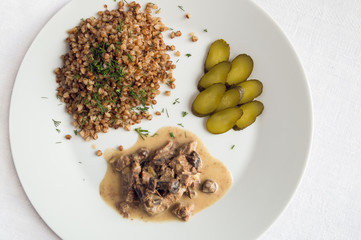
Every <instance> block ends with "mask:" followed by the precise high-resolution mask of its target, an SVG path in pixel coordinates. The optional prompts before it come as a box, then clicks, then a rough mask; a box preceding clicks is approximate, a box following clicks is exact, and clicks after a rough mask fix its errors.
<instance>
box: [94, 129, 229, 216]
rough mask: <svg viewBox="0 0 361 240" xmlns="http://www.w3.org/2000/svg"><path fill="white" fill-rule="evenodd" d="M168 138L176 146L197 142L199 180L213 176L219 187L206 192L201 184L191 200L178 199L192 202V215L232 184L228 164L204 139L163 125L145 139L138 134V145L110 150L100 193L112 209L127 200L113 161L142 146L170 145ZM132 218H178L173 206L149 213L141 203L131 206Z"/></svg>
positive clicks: (155, 147) (186, 202)
mask: <svg viewBox="0 0 361 240" xmlns="http://www.w3.org/2000/svg"><path fill="white" fill-rule="evenodd" d="M169 141H174V142H175V143H176V144H177V145H182V144H186V143H189V142H191V141H196V142H197V153H198V155H199V157H200V159H201V160H202V167H201V169H200V171H199V172H200V174H199V178H200V182H201V183H203V182H204V181H205V180H207V179H211V180H213V181H214V182H216V183H217V185H218V188H217V191H216V192H214V193H204V192H202V191H201V186H199V187H198V188H196V189H195V192H196V196H195V197H193V198H192V199H190V198H189V197H188V196H186V195H185V194H184V195H183V196H182V197H181V198H180V199H179V201H178V202H180V203H181V204H185V205H187V204H193V205H194V209H193V215H194V214H196V213H198V212H200V211H202V210H203V209H205V208H207V207H209V206H211V205H212V204H214V203H215V202H217V201H218V200H219V199H220V198H222V197H223V196H224V195H225V194H226V192H227V191H228V189H229V188H230V186H231V184H232V176H231V174H230V172H229V170H228V169H227V167H226V166H225V165H224V164H223V163H222V162H221V161H219V160H218V159H215V158H214V157H212V156H211V155H210V153H209V152H208V151H207V149H206V147H205V146H204V145H203V143H202V141H201V140H200V139H199V138H198V137H197V136H196V135H195V134H193V133H191V132H189V131H186V130H184V129H182V128H178V127H164V128H161V129H159V130H158V131H157V134H156V135H153V136H148V137H146V138H144V139H142V138H141V137H139V139H138V141H137V142H136V144H135V145H134V146H133V147H131V148H129V149H126V150H123V151H118V150H113V149H112V150H107V151H106V152H105V154H104V158H105V160H106V161H107V164H108V169H107V172H106V174H105V176H104V179H103V181H102V182H101V184H100V189H99V190H100V195H101V197H102V198H103V199H104V201H105V202H106V203H107V204H109V205H110V206H111V207H112V208H114V209H115V210H117V211H118V209H117V207H116V206H117V204H118V203H119V202H121V201H124V199H122V198H123V196H122V177H121V173H120V172H118V171H115V170H114V169H113V167H112V164H111V162H112V161H113V160H114V159H118V158H120V157H121V156H124V155H130V154H132V153H135V152H136V151H137V150H139V149H140V148H147V149H151V150H154V149H159V148H161V147H163V146H164V145H166V144H167V142H169ZM129 212H130V218H131V219H142V220H144V221H169V220H176V219H177V218H176V217H175V216H174V215H173V214H172V211H171V208H169V209H167V210H165V211H164V212H161V213H159V214H156V215H152V216H150V215H149V214H148V213H147V212H145V211H144V210H143V208H142V206H138V207H136V208H131V209H130V211H129Z"/></svg>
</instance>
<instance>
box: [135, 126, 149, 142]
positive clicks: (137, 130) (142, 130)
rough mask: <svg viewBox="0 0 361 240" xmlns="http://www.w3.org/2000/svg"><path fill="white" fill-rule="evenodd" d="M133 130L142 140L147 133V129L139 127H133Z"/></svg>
mask: <svg viewBox="0 0 361 240" xmlns="http://www.w3.org/2000/svg"><path fill="white" fill-rule="evenodd" d="M134 131H136V132H137V133H138V135H139V136H140V137H141V138H142V139H143V140H144V139H145V137H148V135H149V131H148V130H145V129H142V128H141V127H139V128H136V129H134Z"/></svg>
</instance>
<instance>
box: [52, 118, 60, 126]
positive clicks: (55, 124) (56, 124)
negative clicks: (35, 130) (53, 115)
mask: <svg viewBox="0 0 361 240" xmlns="http://www.w3.org/2000/svg"><path fill="white" fill-rule="evenodd" d="M51 120H53V122H54V126H55V127H59V125H60V123H61V122H60V121H56V120H54V119H51Z"/></svg>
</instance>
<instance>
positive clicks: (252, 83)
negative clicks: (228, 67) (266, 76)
mask: <svg viewBox="0 0 361 240" xmlns="http://www.w3.org/2000/svg"><path fill="white" fill-rule="evenodd" d="M238 86H239V87H241V88H242V89H243V93H244V94H243V97H242V98H241V101H240V104H244V103H248V102H250V101H252V100H253V99H255V98H256V97H258V96H259V95H261V93H262V91H263V84H262V82H260V81H258V80H256V79H252V80H248V81H245V82H242V83H240V84H238Z"/></svg>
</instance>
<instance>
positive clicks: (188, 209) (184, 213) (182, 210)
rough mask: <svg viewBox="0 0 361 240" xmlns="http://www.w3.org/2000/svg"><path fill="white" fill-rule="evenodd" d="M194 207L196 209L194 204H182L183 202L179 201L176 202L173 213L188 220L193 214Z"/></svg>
mask: <svg viewBox="0 0 361 240" xmlns="http://www.w3.org/2000/svg"><path fill="white" fill-rule="evenodd" d="M193 209H194V205H193V204H189V205H182V204H181V203H177V204H175V206H174V208H173V210H172V213H173V214H174V215H175V216H177V217H178V218H180V219H182V220H184V221H188V220H189V218H190V217H191V216H192V212H193Z"/></svg>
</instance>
